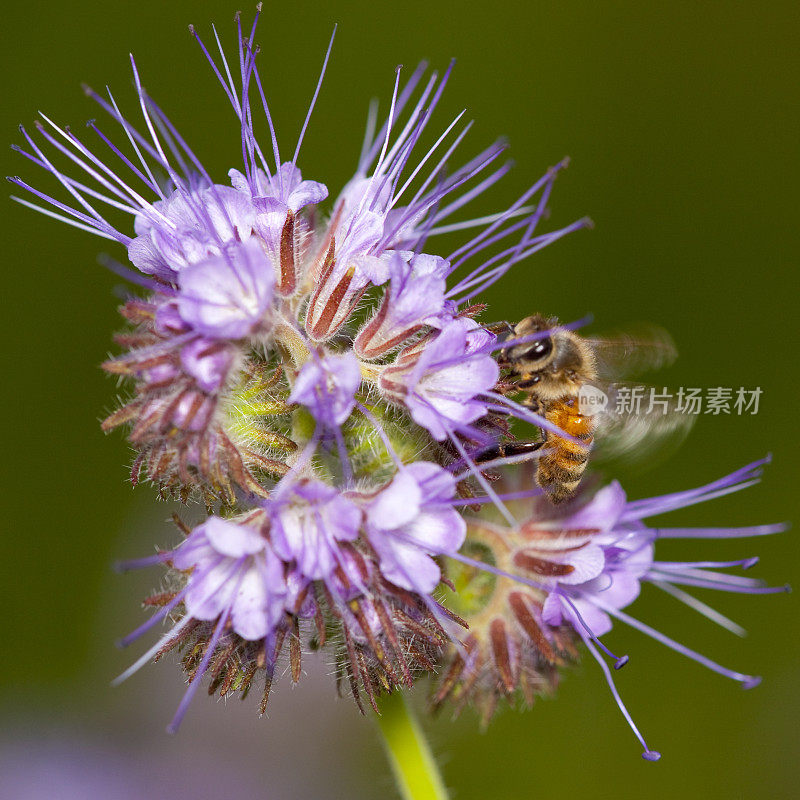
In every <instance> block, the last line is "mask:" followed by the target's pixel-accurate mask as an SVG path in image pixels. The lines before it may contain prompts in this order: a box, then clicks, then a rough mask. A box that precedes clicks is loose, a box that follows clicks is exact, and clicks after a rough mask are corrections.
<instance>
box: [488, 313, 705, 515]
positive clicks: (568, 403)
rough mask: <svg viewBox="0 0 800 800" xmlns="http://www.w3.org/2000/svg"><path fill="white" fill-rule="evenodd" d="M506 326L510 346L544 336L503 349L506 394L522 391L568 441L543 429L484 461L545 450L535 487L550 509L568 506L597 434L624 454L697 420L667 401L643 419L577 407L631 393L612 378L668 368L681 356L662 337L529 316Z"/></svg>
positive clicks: (655, 331) (526, 402) (650, 330)
mask: <svg viewBox="0 0 800 800" xmlns="http://www.w3.org/2000/svg"><path fill="white" fill-rule="evenodd" d="M504 325H505V326H506V331H505V334H504V337H505V338H507V339H508V340H509V341H513V340H515V339H523V338H528V339H530V337H531V336H535V334H537V333H540V332H541V333H543V334H544V335H543V336H542V337H541V338H538V339H533V340H529V341H527V342H523V343H520V344H510V346H509V347H507V348H504V349H503V350H501V351H500V358H499V361H500V365H501V366H502V367H504V368H506V369H507V370H508V373H509V375H508V383H507V391H506V393H512V392H517V391H520V392H524V393H525V397H524V399H523V400H522V403H523V405H525V406H527V407H528V408H530V409H531V410H532V411H534V412H536V413H537V414H539V415H541V416H542V417H544V418H545V419H546V420H547V421H548V422H550V423H552V424H553V425H555V426H556V427H557V428H558V429H560V430H562V431H564V433H566V434H568V435H569V436H570V437H571V438H570V439H567V438H565V437H562V436H558V435H557V434H555V433H553V432H550V431H545V430H543V431H542V434H541V438H540V439H539V440H537V441H532V442H515V443H511V444H506V445H503V446H500V447H495V448H491V449H490V451H486V452H484V453H483V454H482V455H481V458H480V460H481V461H482V462H485V461H488V460H490V458H494V457H497V456H506V455H514V454H517V453H523V452H526V451H531V450H541V452H540V454H539V457H538V459H537V472H536V481H537V483H538V484H539V486H540V487H541V488H542V489H543V490H544V492H545V493H546V494H547V496H548V497H549V499H550V500H551V501H552V502H553V503H556V504H557V503H563V502H565V501H567V500H570V499H571V498H572V497H573V496H574V495H575V492H576V490H577V488H578V486H579V484H580V481H581V478H582V476H583V473H584V470H585V469H586V464H587V461H588V460H589V453H590V451H591V450H592V443H593V441H594V438H595V435H596V434H597V433H599V432H603V433H606V432H607V433H608V434H609V436H610V437H611V438H613V439H614V440H615V441H614V442H612V446H611V447H610V448H609V449H610V450H616V451H617V453H619V452H625V451H630V450H632V449H636V448H638V447H639V446H640V444H641V443H642V442H643V441H644V440H645V439H650V440H651V441H652V440H653V439H658V438H661V437H663V436H664V435H667V434H669V435H671V434H673V433H675V432H677V431H683V432H685V431H687V430H688V427H689V425H690V424H691V422H692V417H691V416H688V415H686V414H680V413H678V412H677V411H676V410H675V409H674V408H672V407H671V403H669V402H668V401H665V402H663V403H661V404H659V406H658V407H657V408H655V409H654V408H648V407H647V406H646V405H645V407H644V408H641V409H640V410H639V413H635V414H627V415H619V414H615V413H613V412H614V411H615V409H610V408H608V407H607V406H605V407H601V408H597V409H591V410H590V413H585V412H586V411H587V408H586V407H585V405H584V404H583V403H582V402H580V401H586V400H587V397H588V398H590V397H591V395H592V392H595V393H596V394H595V396H596V397H601V398H602V399H603V400H604V401H605V402H607V400H608V397H609V395H612V397H613V396H614V395H618V394H619V392H620V390H626V389H625V385H624V384H620V383H609V382H608V379H609V378H612V377H616V376H617V375H620V374H622V373H626V372H637V371H642V370H644V369H650V368H654V367H658V366H662V365H664V364H667V363H670V362H671V361H672V360H673V359H674V358H675V355H676V352H675V347H674V345H673V343H672V340H671V339H670V337H669V335H668V334H667V333H666V332H665V331H663V330H661V329H658V328H647V329H643V330H641V331H637V332H634V333H632V334H618V335H616V336H613V337H602V338H600V337H598V338H588V337H583V336H580V335H578V334H577V333H574V332H573V331H571V330H568V329H566V328H564V327H561V326H560V325H559V322H558V320H557V319H556V318H554V317H551V318H545V317H544V316H542V315H541V314H534V315H532V316H530V317H526V318H525V319H523V320H522V321H521V322H520V323H518V324H517V325H515V326H513V327H512V326H511V325H508V324H507V323H504ZM600 386H603V387H604V388H605V390H606V391H607V392H608V394H607V393H606V391H603V389H600V388H599V387H600ZM590 387H591V388H590ZM642 388H643V387H639V389H642ZM582 389H583V390H584V391H583V392H582V391H581V390H582ZM591 412H594V413H591ZM487 456H488V457H487Z"/></svg>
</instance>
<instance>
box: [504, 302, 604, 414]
mask: <svg viewBox="0 0 800 800" xmlns="http://www.w3.org/2000/svg"><path fill="white" fill-rule="evenodd" d="M537 333H542V334H543V335H542V336H541V337H537V338H534V339H530V337H532V336H535V335H536V334H537ZM522 338H525V339H530V341H527V342H522V343H520V344H514V345H512V346H511V347H507V348H504V349H503V350H502V351H501V353H500V362H501V364H503V366H506V367H508V368H509V369H511V371H512V372H514V373H516V374H517V375H519V376H521V380H520V381H519V386H520V388H522V389H530V390H532V391H535V392H536V393H537V394H540V395H542V397H543V398H544V399H556V398H558V397H561V396H563V395H564V394H568V393H571V392H574V391H577V389H578V387H579V385H580V379H581V375H582V374H583V373H584V372H585V371H586V364H587V357H590V355H589V354H588V350H587V347H586V345H585V344H584V343H583V342H581V341H580V339H579V338H578V337H577V336H576V335H575V334H573V333H572V332H571V331H568V330H565V329H564V328H560V327H559V323H558V320H557V319H556V318H555V317H544V316H542V315H541V314H534V315H533V316H530V317H525V319H523V320H522V321H521V322H520V323H519V324H518V325H516V326H515V327H514V331H513V335H511V336H509V339H510V340H514V339H522Z"/></svg>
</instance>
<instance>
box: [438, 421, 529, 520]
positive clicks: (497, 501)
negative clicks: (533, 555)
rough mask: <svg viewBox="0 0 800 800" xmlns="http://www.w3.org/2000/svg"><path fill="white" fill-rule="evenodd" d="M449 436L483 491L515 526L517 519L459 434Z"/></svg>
mask: <svg viewBox="0 0 800 800" xmlns="http://www.w3.org/2000/svg"><path fill="white" fill-rule="evenodd" d="M448 438H449V439H450V441H451V442H452V443H453V445H454V446H455V448H456V450H458V452H459V454H460V455H461V458H463V459H464V461H465V462H466V463H467V466H468V467H469V469H470V472H471V474H472V476H473V477H474V478H475V479H476V480H477V481H478V483H480V485H481V486H482V487H483V491H484V492H486V494H487V495H488V496H489V497H491V498H492V501H493V502H494V505H495V508H497V510H498V511H499V512H500V513H501V514H502V515H503V517H504V518H505V520H506V522H508V524H509V525H510V526H511V527H512V528H515V527H516V525H517V521H516V520H515V519H514V517H513V515H512V514H511V512H510V511H509V510H508V508H507V507H506V504H505V503H504V502H503V501H502V500H501V499H500V498H499V497H498V495H497V492H495V490H494V489H492V487H491V485H490V484H489V481H487V480H486V478H485V477H484V475H483V473H482V472H481V470H480V469H478V467H477V466H476V464H475V462H474V461H473V460H472V459H471V458H470V457H469V455H468V454H467V451H466V449H465V448H464V445H463V444H462V443H461V441H460V440H459V438H458V436H457V435H456V434H455V433H454V432H453V431H448Z"/></svg>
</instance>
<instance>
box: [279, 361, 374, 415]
mask: <svg viewBox="0 0 800 800" xmlns="http://www.w3.org/2000/svg"><path fill="white" fill-rule="evenodd" d="M360 385H361V367H360V365H359V362H358V359H357V358H356V357H355V355H353V353H343V354H342V355H329V356H324V357H322V358H319V359H314V358H312V359H311V360H309V361H307V362H306V363H305V365H304V366H303V368H302V369H301V370H300V374H299V375H298V376H297V378H296V380H295V382H294V385H293V386H292V393H291V395H290V396H289V402H290V403H301V404H302V405H304V406H306V408H308V410H309V411H310V412H311V415H312V416H313V417H314V419H316V420H317V422H319V423H321V424H323V425H326V426H329V427H331V426H335V425H341V424H342V423H343V422H344V421H345V420H346V419H347V418H348V417H349V416H350V412H351V411H352V410H353V407H354V405H355V393H356V390H357V389H358V387H359V386H360Z"/></svg>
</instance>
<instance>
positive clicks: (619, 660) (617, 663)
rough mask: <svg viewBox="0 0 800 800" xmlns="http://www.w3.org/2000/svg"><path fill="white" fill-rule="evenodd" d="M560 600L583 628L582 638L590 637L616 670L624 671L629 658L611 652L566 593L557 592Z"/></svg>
mask: <svg viewBox="0 0 800 800" xmlns="http://www.w3.org/2000/svg"><path fill="white" fill-rule="evenodd" d="M557 594H558V597H559V599H560V600H561V601H562V602H564V603H566V604H567V605H568V606H569V610H570V612H571V613H572V615H573V616H574V618H575V620H577V622H578V624H579V625H580V626H581V627H582V628H583V631H580V633H581V636H583V635H584V634H585V635H586V636H588V637H589V638H590V639H591V640H592V641H593V642H594V643H595V644H596V645H597V646H598V647H599V648H600V649H601V650H602V651H603V652H604V653H605V654H606V655H607V656H608V657H609V658H610V659H612V660H613V661H614V669H622V668H623V667H624V666H625V665H626V664H627V663H628V661H630V658H629V656H627V655H624V656H618V655H617V654H616V653H613V652H611V650H609V649H608V647H606V646H605V645H604V644H603V643H602V642H601V641H600V639H599V638H598V637H597V634H595V632H594V631H593V630H592V629H591V628H590V627H589V625H588V623H587V622H586V620H585V619H584V618H583V616H582V615H581V612H580V611H578V607H577V606H576V605H575V603H573V602H572V599H571V598H570V597H569V595H568V594H566V593H565V592H564V591H558V592H557Z"/></svg>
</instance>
